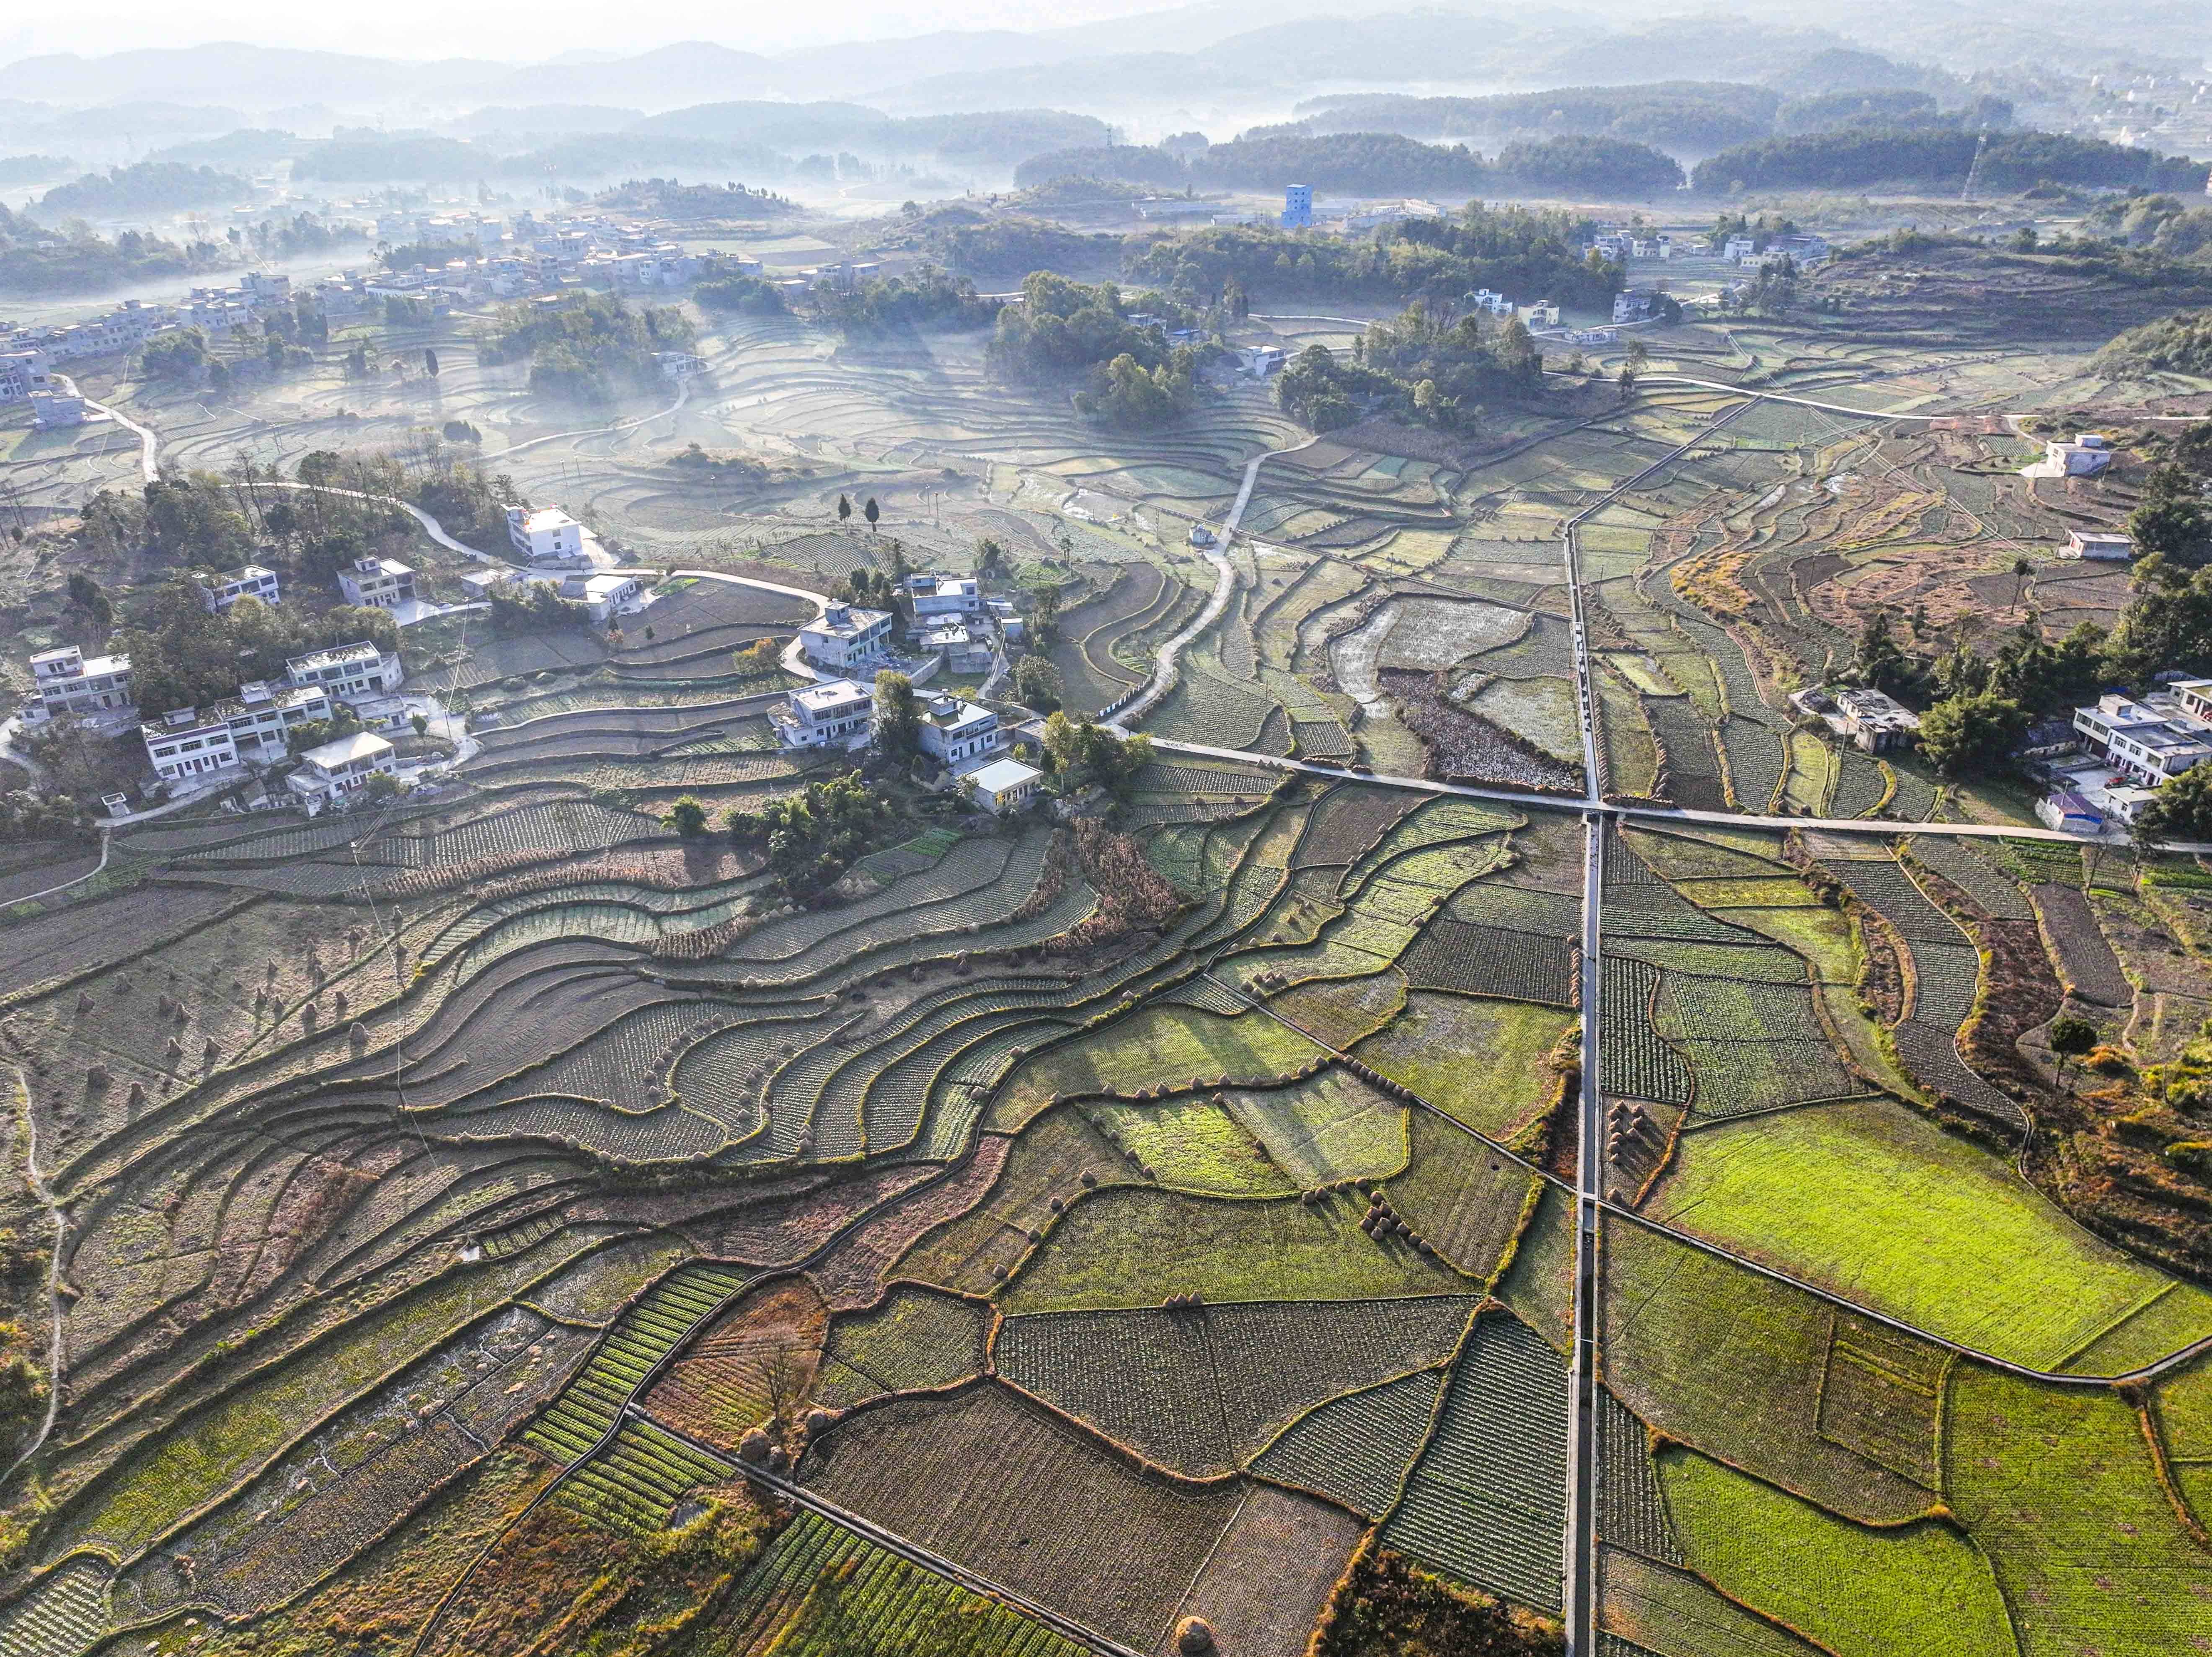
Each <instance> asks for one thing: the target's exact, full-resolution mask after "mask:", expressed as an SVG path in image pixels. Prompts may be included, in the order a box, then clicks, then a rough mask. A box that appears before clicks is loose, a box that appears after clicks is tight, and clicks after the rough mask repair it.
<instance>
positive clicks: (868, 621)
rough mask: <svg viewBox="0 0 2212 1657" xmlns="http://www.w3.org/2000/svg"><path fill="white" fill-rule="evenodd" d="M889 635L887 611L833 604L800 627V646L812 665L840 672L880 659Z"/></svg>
mask: <svg viewBox="0 0 2212 1657" xmlns="http://www.w3.org/2000/svg"><path fill="white" fill-rule="evenodd" d="M890 636H891V613H890V611H889V610H860V609H858V608H856V607H855V606H854V605H852V604H830V605H829V606H828V607H827V608H826V609H824V610H823V612H822V614H821V615H820V616H817V617H816V618H815V619H814V620H813V621H811V622H808V623H807V624H806V625H805V627H803V628H799V650H800V651H801V652H803V653H804V654H805V657H806V659H807V660H808V661H810V662H811V663H813V664H814V665H815V666H817V667H821V668H827V669H829V671H831V672H833V673H840V674H842V673H847V672H849V671H851V670H852V669H854V668H856V667H866V666H869V665H872V664H873V663H875V662H878V661H880V660H881V659H883V657H884V653H885V652H886V651H887V650H888V649H889V647H890Z"/></svg>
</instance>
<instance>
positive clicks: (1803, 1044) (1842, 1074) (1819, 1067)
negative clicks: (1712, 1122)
mask: <svg viewBox="0 0 2212 1657" xmlns="http://www.w3.org/2000/svg"><path fill="white" fill-rule="evenodd" d="M1681 1051H1682V1053H1684V1055H1685V1056H1686V1058H1687V1059H1688V1060H1689V1063H1690V1068H1691V1070H1692V1071H1694V1072H1695V1073H1696V1075H1697V1078H1698V1093H1697V1100H1698V1114H1699V1115H1700V1116H1704V1117H1728V1116H1741V1115H1744V1114H1747V1113H1749V1112H1753V1111H1759V1110H1771V1109H1773V1108H1775V1107H1777V1106H1779V1105H1802V1104H1812V1103H1814V1102H1817V1101H1820V1100H1823V1099H1848V1098H1851V1097H1854V1096H1857V1095H1860V1094H1863V1093H1865V1092H1866V1091H1867V1086H1866V1084H1865V1083H1863V1082H1861V1081H1858V1080H1857V1078H1855V1077H1853V1076H1852V1075H1851V1073H1850V1071H1847V1070H1845V1069H1844V1066H1843V1064H1842V1062H1841V1061H1840V1060H1838V1059H1837V1057H1836V1053H1835V1049H1834V1048H1832V1047H1830V1046H1829V1045H1828V1043H1827V1042H1826V1041H1821V1040H1814V1041H1726V1040H1723V1041H1685V1042H1683V1043H1682V1044H1681Z"/></svg>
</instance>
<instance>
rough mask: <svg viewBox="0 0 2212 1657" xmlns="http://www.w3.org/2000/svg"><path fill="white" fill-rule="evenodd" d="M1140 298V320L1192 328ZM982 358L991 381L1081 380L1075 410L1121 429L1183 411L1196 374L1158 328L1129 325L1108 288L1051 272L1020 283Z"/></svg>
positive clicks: (1167, 308)
mask: <svg viewBox="0 0 2212 1657" xmlns="http://www.w3.org/2000/svg"><path fill="white" fill-rule="evenodd" d="M1139 300H1140V302H1141V303H1142V305H1143V307H1145V312H1146V313H1150V314H1155V315H1161V318H1162V320H1163V321H1164V322H1166V323H1168V324H1169V325H1173V326H1177V327H1187V326H1190V325H1194V322H1195V319H1194V317H1192V315H1191V314H1190V313H1188V311H1185V310H1184V309H1182V307H1178V306H1176V305H1173V304H1170V302H1169V301H1167V300H1163V299H1161V298H1159V297H1158V295H1157V294H1141V295H1139ZM1162 313H1164V314H1162ZM985 357H986V360H987V361H988V363H989V365H990V367H991V371H992V372H993V373H994V374H997V375H998V376H1000V378H1001V379H1010V380H1016V381H1019V382H1022V383H1024V384H1029V385H1045V384H1051V383H1054V382H1063V383H1064V382H1065V381H1066V380H1068V379H1073V378H1074V377H1076V376H1078V375H1087V376H1088V377H1089V384H1088V385H1085V387H1084V388H1083V389H1082V390H1081V391H1078V392H1077V393H1076V394H1075V404H1076V407H1077V408H1078V409H1079V410H1081V411H1082V412H1083V413H1084V414H1085V415H1087V416H1091V417H1092V418H1094V419H1097V420H1102V421H1104V422H1108V423H1109V424H1112V425H1117V426H1127V427H1144V426H1156V425H1158V424H1161V423H1162V422H1165V421H1169V420H1172V419H1174V418H1175V417H1176V416H1177V415H1179V414H1181V413H1182V411H1183V410H1186V409H1188V407H1189V406H1190V402H1191V398H1192V395H1193V389H1194V373H1195V371H1196V367H1197V353H1196V352H1194V351H1193V350H1192V349H1190V348H1188V347H1187V346H1183V347H1173V348H1171V347H1170V345H1169V344H1168V339H1167V335H1166V333H1165V331H1164V330H1163V328H1162V327H1161V326H1159V325H1158V324H1155V323H1146V324H1145V325H1141V326H1140V325H1138V324H1136V323H1134V322H1133V321H1131V320H1130V319H1129V307H1127V306H1126V305H1125V304H1124V303H1123V300H1122V298H1121V289H1120V288H1118V287H1116V286H1115V284H1114V283H1112V282H1098V283H1095V284H1093V283H1089V282H1073V281H1070V280H1069V279H1068V278H1067V277H1066V276H1056V275H1054V273H1053V272H1051V271H1049V270H1032V271H1031V272H1030V274H1029V276H1027V277H1026V278H1025V279H1024V281H1023V282H1022V303H1021V304H1019V305H1009V306H1006V307H1004V308H1003V309H1001V310H1000V313H999V325H998V330H997V331H996V332H995V333H994V335H993V337H992V339H991V343H990V344H989V346H988V347H987V348H986V351H985Z"/></svg>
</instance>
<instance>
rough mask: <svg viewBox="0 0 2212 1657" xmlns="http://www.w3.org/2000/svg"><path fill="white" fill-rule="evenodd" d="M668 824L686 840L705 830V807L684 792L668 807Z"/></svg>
mask: <svg viewBox="0 0 2212 1657" xmlns="http://www.w3.org/2000/svg"><path fill="white" fill-rule="evenodd" d="M667 822H668V826H669V827H670V828H671V829H674V830H675V831H676V832H677V833H678V834H679V835H683V836H684V839H686V840H692V839H696V837H697V836H699V835H703V834H705V833H706V832H707V808H706V807H705V806H703V805H702V804H699V802H698V801H697V800H696V799H695V798H692V796H690V795H689V794H686V795H684V798H681V799H679V800H678V801H677V802H676V804H673V805H671V806H670V807H669V808H668V817H667Z"/></svg>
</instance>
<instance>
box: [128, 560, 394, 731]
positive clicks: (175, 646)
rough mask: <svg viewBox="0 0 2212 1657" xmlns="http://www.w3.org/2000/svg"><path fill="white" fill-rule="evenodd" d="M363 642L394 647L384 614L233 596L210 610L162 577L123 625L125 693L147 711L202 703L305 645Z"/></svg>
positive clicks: (272, 670) (270, 674) (180, 584)
mask: <svg viewBox="0 0 2212 1657" xmlns="http://www.w3.org/2000/svg"><path fill="white" fill-rule="evenodd" d="M364 639H366V640H371V641H373V642H374V643H375V644H376V645H377V646H379V647H380V648H381V649H384V650H386V651H392V650H396V649H398V646H399V630H398V627H397V626H396V625H395V624H394V622H392V612H391V611H389V610H380V609H378V608H377V607H376V606H374V605H373V604H371V605H362V606H360V607H358V608H356V607H355V606H352V605H349V604H340V605H337V606H336V607H335V608H333V609H331V610H325V611H323V612H322V613H321V614H319V615H310V614H309V613H308V611H307V608H306V607H305V606H304V605H301V604H263V603H262V602H261V601H260V600H259V599H258V598H240V599H239V600H238V601H237V602H236V603H234V604H231V605H230V606H228V608H227V609H224V610H215V611H212V612H211V611H210V610H208V608H207V607H206V606H205V605H204V604H201V602H200V596H199V590H198V589H197V587H195V586H193V585H192V584H191V582H190V581H188V580H175V581H172V582H169V583H168V584H167V585H166V586H163V587H161V589H160V590H159V591H158V592H155V594H154V595H153V598H152V599H151V601H150V602H149V603H148V604H146V605H145V606H144V607H143V610H141V612H140V615H139V617H138V620H137V622H136V623H135V624H134V625H132V626H131V627H127V628H124V629H123V632H122V634H120V644H121V647H122V649H123V651H124V652H125V653H126V654H127V655H129V657H130V658H131V694H132V695H134V696H135V697H136V698H137V702H138V705H139V706H140V707H143V708H144V709H146V710H147V711H148V712H149V713H161V712H164V711H166V710H167V709H169V708H172V707H204V706H205V705H206V704H208V703H210V702H215V701H221V700H222V698H224V697H226V696H231V695H236V694H237V692H238V687H239V683H240V681H241V680H245V679H275V678H282V677H283V673H284V664H285V662H286V661H287V660H288V659H290V658H292V657H294V656H301V655H305V654H306V653H307V652H309V651H312V650H323V649H327V648H329V647H330V646H333V645H343V644H353V643H356V642H358V641H359V640H364Z"/></svg>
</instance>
